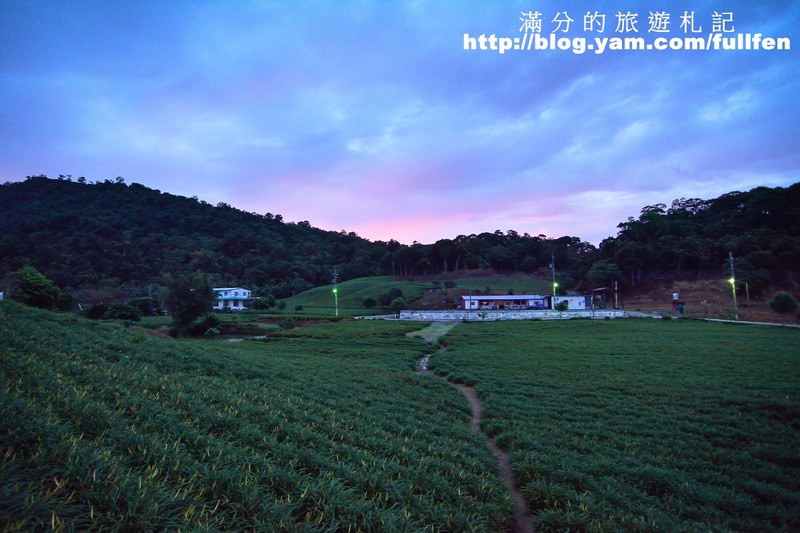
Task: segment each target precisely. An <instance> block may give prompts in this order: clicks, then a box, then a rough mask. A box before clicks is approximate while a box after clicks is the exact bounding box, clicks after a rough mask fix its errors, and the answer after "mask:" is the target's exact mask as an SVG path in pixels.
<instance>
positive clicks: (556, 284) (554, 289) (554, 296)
mask: <svg viewBox="0 0 800 533" xmlns="http://www.w3.org/2000/svg"><path fill="white" fill-rule="evenodd" d="M556 289H558V282H557V281H554V282H553V309H555V308H556Z"/></svg>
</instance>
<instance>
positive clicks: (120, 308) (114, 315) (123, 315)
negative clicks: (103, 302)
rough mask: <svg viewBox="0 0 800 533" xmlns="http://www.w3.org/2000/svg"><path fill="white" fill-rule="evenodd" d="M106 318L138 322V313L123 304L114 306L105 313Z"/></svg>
mask: <svg viewBox="0 0 800 533" xmlns="http://www.w3.org/2000/svg"><path fill="white" fill-rule="evenodd" d="M106 318H108V319H112V320H139V311H137V310H136V308H134V307H132V306H130V305H125V304H114V305H112V306H111V307H109V308H108V310H107V311H106Z"/></svg>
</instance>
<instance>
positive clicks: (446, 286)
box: [444, 280, 458, 289]
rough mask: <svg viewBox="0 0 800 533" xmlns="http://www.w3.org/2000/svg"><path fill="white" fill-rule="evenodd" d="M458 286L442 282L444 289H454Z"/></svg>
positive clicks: (451, 282)
mask: <svg viewBox="0 0 800 533" xmlns="http://www.w3.org/2000/svg"><path fill="white" fill-rule="evenodd" d="M457 286H458V283H456V282H455V281H452V280H448V281H445V282H444V288H445V289H455V288H456V287H457Z"/></svg>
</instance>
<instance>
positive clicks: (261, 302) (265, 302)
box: [251, 294, 275, 310]
mask: <svg viewBox="0 0 800 533" xmlns="http://www.w3.org/2000/svg"><path fill="white" fill-rule="evenodd" d="M251 307H252V308H253V309H260V310H265V309H272V308H273V307H275V297H274V296H273V295H271V294H268V295H267V296H263V297H261V298H254V299H253V301H252V304H251Z"/></svg>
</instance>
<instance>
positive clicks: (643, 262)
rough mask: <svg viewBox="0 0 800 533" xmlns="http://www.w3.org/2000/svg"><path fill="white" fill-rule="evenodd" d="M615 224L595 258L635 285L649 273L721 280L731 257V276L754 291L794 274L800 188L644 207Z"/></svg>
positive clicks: (799, 265)
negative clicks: (617, 269)
mask: <svg viewBox="0 0 800 533" xmlns="http://www.w3.org/2000/svg"><path fill="white" fill-rule="evenodd" d="M618 227H619V233H618V235H617V236H616V237H613V238H608V239H606V240H604V241H603V242H602V243H601V244H600V258H602V259H604V260H606V261H608V262H611V263H613V264H614V265H615V266H616V267H618V268H619V269H621V270H622V273H623V276H624V277H627V278H629V279H630V280H632V281H634V282H635V281H636V280H637V279H638V278H639V277H640V276H642V273H650V274H652V273H654V272H659V273H669V274H671V275H683V276H690V275H696V276H700V277H702V276H717V275H721V274H723V273H725V275H727V273H728V271H727V270H726V260H727V258H728V254H729V252H731V253H733V254H734V256H735V259H736V261H735V269H736V270H735V273H736V278H737V279H738V280H739V281H741V282H744V281H748V282H749V284H750V287H751V288H755V289H756V290H759V289H761V288H763V287H765V286H766V285H768V284H769V283H770V282H785V281H787V277H789V278H790V279H792V278H793V277H795V276H797V275H798V274H800V183H795V184H794V185H791V186H789V187H786V188H782V187H775V188H769V187H757V188H755V189H753V190H751V191H748V192H731V193H728V194H724V195H722V196H720V197H718V198H714V199H712V200H701V199H698V198H690V199H686V198H682V199H680V200H675V201H674V202H672V205H671V206H669V207H667V206H666V205H665V204H656V205H650V206H647V207H645V208H643V209H642V211H641V215H640V216H639V217H638V218H637V219H634V218H629V219H628V221H627V222H623V223H621V224H619V226H618ZM797 281H798V280H797V279H794V282H795V283H796V282H797Z"/></svg>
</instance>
